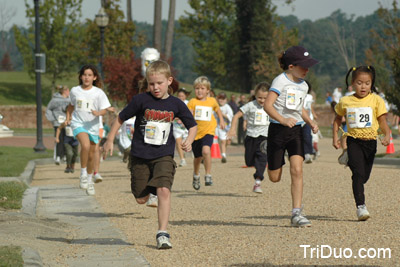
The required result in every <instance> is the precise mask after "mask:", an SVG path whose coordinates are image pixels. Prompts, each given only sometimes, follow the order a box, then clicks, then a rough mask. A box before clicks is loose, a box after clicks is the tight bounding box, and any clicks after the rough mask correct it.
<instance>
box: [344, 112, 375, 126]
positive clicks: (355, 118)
mask: <svg viewBox="0 0 400 267" xmlns="http://www.w3.org/2000/svg"><path fill="white" fill-rule="evenodd" d="M346 118H347V123H348V125H349V127H350V128H370V127H372V108H370V107H364V108H347V110H346Z"/></svg>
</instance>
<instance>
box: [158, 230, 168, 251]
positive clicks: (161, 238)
mask: <svg viewBox="0 0 400 267" xmlns="http://www.w3.org/2000/svg"><path fill="white" fill-rule="evenodd" d="M169 239H170V236H169V234H168V233H165V232H162V233H158V234H157V235H156V240H157V248H158V249H170V248H172V244H171V242H170V241H169Z"/></svg>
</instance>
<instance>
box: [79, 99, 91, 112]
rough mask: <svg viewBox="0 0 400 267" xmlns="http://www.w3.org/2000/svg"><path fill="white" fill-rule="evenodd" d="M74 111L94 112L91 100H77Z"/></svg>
mask: <svg viewBox="0 0 400 267" xmlns="http://www.w3.org/2000/svg"><path fill="white" fill-rule="evenodd" d="M76 110H78V111H86V112H92V110H94V106H93V100H91V99H77V100H76Z"/></svg>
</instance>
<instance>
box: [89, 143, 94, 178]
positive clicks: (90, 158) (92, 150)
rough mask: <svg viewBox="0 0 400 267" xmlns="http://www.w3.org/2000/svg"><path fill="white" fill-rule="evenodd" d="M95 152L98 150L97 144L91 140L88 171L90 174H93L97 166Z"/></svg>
mask: <svg viewBox="0 0 400 267" xmlns="http://www.w3.org/2000/svg"><path fill="white" fill-rule="evenodd" d="M95 152H96V144H95V143H93V142H90V150H89V158H88V164H87V172H88V174H92V173H93V170H94V166H95Z"/></svg>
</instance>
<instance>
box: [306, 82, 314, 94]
mask: <svg viewBox="0 0 400 267" xmlns="http://www.w3.org/2000/svg"><path fill="white" fill-rule="evenodd" d="M304 81H305V82H306V84H307V85H308V91H307V94H311V92H312V86H311V83H310V82H309V81H307V80H304Z"/></svg>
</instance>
